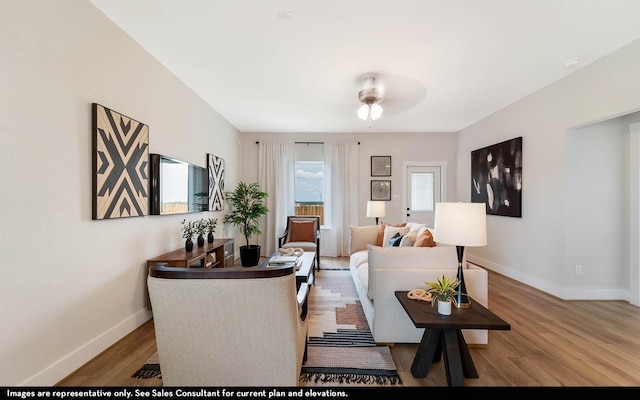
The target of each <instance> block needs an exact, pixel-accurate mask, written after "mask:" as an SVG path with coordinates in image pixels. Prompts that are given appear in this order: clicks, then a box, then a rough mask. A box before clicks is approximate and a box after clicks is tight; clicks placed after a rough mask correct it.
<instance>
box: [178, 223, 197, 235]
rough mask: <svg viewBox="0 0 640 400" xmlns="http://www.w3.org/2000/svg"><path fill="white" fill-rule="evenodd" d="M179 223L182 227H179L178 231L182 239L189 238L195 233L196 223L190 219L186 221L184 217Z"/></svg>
mask: <svg viewBox="0 0 640 400" xmlns="http://www.w3.org/2000/svg"><path fill="white" fill-rule="evenodd" d="M180 223H181V224H182V228H180V231H182V237H183V238H184V239H191V238H192V237H193V235H194V234H195V233H196V226H195V225H196V223H195V222H192V221H189V222H187V220H184V219H183V220H182V222H180Z"/></svg>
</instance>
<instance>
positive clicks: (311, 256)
mask: <svg viewBox="0 0 640 400" xmlns="http://www.w3.org/2000/svg"><path fill="white" fill-rule="evenodd" d="M278 255H280V253H279V252H277V251H276V252H275V253H273V254H271V255H270V256H269V258H267V259H266V260H265V261H264V262H263V263H262V264H260V267H261V268H264V267H269V260H271V259H272V258H273V257H276V256H278ZM315 260H316V253H315V252H313V251H305V252H304V254H302V255H301V256H300V261H301V263H300V267H299V268H296V289H298V290H299V289H300V285H302V283H306V284H308V285H309V286H311V285H313V281H314V280H315V273H314V270H313V265H314V263H315Z"/></svg>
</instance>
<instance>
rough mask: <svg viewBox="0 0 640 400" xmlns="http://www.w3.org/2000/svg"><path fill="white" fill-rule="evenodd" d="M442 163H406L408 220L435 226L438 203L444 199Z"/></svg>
mask: <svg viewBox="0 0 640 400" xmlns="http://www.w3.org/2000/svg"><path fill="white" fill-rule="evenodd" d="M443 168H444V166H442V165H412V164H407V165H406V171H405V187H406V188H407V190H406V195H405V204H406V206H405V208H406V221H407V222H417V223H421V224H427V226H429V227H433V223H434V220H435V208H436V203H437V202H440V201H443V193H442V192H443V186H442V183H443V181H442V179H443V178H442V175H443Z"/></svg>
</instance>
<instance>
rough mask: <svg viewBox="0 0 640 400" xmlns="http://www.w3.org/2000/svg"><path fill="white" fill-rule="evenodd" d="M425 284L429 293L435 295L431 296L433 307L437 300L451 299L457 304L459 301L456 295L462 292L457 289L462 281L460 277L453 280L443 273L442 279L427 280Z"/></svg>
mask: <svg viewBox="0 0 640 400" xmlns="http://www.w3.org/2000/svg"><path fill="white" fill-rule="evenodd" d="M425 284H426V285H427V293H431V295H432V296H433V297H432V298H431V306H432V307H433V305H434V304H435V303H436V300H440V301H451V302H453V304H454V305H456V306H457V304H458V302H457V301H456V295H457V294H458V293H461V292H460V291H458V290H456V289H457V288H458V286H459V285H460V281H459V280H458V279H453V280H451V279H449V278H447V276H446V275H444V274H442V279H441V278H438V279H437V280H436V281H433V282H425ZM461 294H465V293H461Z"/></svg>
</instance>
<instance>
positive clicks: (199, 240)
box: [198, 235, 204, 247]
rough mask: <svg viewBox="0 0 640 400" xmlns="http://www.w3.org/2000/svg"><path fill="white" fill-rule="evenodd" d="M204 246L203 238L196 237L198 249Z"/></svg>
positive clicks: (200, 236)
mask: <svg viewBox="0 0 640 400" xmlns="http://www.w3.org/2000/svg"><path fill="white" fill-rule="evenodd" d="M202 246H204V236H202V235H198V247H202Z"/></svg>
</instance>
